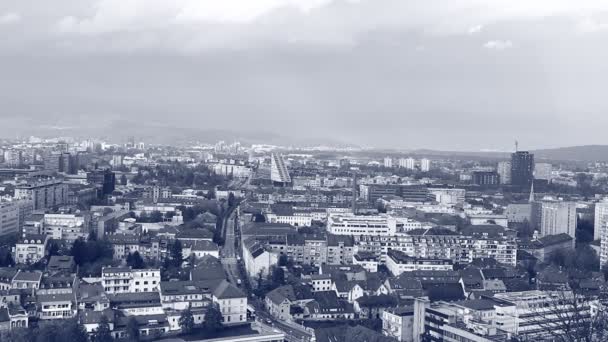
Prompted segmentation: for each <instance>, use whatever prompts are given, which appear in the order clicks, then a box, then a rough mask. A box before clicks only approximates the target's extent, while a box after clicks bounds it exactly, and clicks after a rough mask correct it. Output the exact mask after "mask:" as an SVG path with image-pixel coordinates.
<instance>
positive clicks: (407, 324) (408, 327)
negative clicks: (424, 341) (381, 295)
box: [382, 306, 414, 342]
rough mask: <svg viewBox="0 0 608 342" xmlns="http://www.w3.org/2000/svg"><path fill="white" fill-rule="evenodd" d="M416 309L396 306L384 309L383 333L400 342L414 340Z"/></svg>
mask: <svg viewBox="0 0 608 342" xmlns="http://www.w3.org/2000/svg"><path fill="white" fill-rule="evenodd" d="M413 333H414V309H413V308H412V307H407V306H406V307H396V308H393V309H388V310H383V311H382V334H383V335H386V336H388V337H392V338H394V339H396V340H397V341H400V342H412V341H413V340H414V335H413Z"/></svg>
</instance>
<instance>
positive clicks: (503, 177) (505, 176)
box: [496, 161, 511, 184]
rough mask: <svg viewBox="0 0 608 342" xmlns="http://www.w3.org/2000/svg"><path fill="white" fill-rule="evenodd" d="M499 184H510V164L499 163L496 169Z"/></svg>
mask: <svg viewBox="0 0 608 342" xmlns="http://www.w3.org/2000/svg"><path fill="white" fill-rule="evenodd" d="M496 172H497V173H498V180H499V181H500V184H511V162H510V161H501V162H499V163H498V166H497V167H496Z"/></svg>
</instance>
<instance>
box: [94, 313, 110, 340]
mask: <svg viewBox="0 0 608 342" xmlns="http://www.w3.org/2000/svg"><path fill="white" fill-rule="evenodd" d="M92 340H93V342H113V341H114V338H113V337H112V330H110V322H109V321H108V317H106V316H105V315H102V316H101V319H100V320H99V326H98V327H97V329H95V331H94V332H93V336H92Z"/></svg>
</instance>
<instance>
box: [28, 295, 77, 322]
mask: <svg viewBox="0 0 608 342" xmlns="http://www.w3.org/2000/svg"><path fill="white" fill-rule="evenodd" d="M75 302H76V299H75V297H74V294H73V293H57V294H44V295H43V294H39V295H37V296H36V303H37V312H38V318H39V319H41V320H55V319H70V318H74V317H75V316H76V313H77V310H76V307H75Z"/></svg>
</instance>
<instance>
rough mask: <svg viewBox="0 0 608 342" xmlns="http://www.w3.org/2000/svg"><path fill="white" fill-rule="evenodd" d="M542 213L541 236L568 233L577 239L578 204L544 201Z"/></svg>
mask: <svg viewBox="0 0 608 342" xmlns="http://www.w3.org/2000/svg"><path fill="white" fill-rule="evenodd" d="M541 210H542V212H541V224H540V234H541V236H547V235H556V234H561V233H566V234H568V235H570V236H571V237H573V238H574V237H575V231H576V221H577V216H576V203H575V202H564V201H555V202H553V201H551V202H549V201H543V202H542V209H541Z"/></svg>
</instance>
